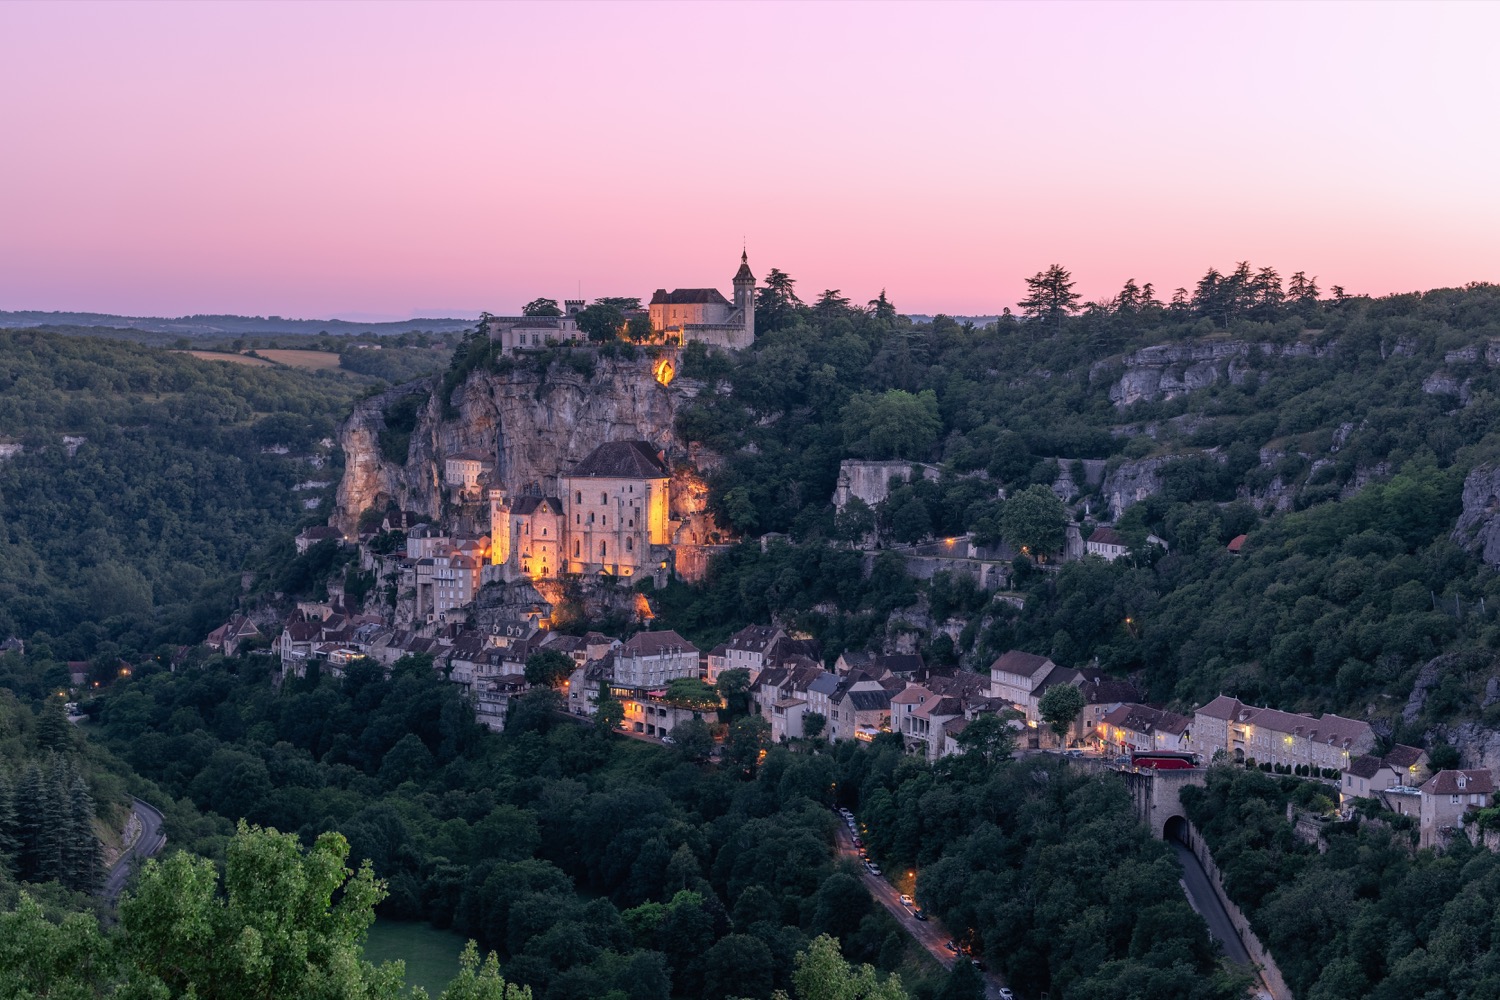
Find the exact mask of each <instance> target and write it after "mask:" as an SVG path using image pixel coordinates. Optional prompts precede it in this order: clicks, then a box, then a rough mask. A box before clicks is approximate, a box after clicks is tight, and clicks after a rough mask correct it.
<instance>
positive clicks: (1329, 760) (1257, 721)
mask: <svg viewBox="0 0 1500 1000" xmlns="http://www.w3.org/2000/svg"><path fill="white" fill-rule="evenodd" d="M1193 741H1194V744H1195V750H1196V751H1197V752H1198V753H1200V754H1202V755H1203V757H1204V760H1205V761H1210V760H1212V759H1213V755H1214V753H1215V752H1217V751H1219V750H1223V751H1224V752H1225V753H1226V754H1228V755H1229V756H1230V758H1231V759H1233V760H1245V759H1249V758H1253V759H1254V760H1255V761H1257V762H1260V763H1264V762H1266V761H1270V762H1271V763H1272V764H1281V765H1285V766H1291V767H1296V766H1297V765H1301V764H1306V765H1309V766H1311V767H1316V768H1333V769H1336V770H1339V771H1342V770H1344V769H1345V768H1346V767H1348V766H1349V764H1350V762H1351V761H1352V760H1353V759H1354V758H1356V757H1358V756H1360V755H1361V754H1366V753H1369V752H1370V749H1371V748H1372V747H1374V745H1375V733H1374V732H1373V731H1372V730H1371V729H1370V724H1369V723H1368V722H1361V721H1359V720H1357V719H1345V718H1341V717H1339V716H1337V715H1333V714H1331V713H1330V714H1325V715H1322V716H1319V717H1317V718H1314V717H1313V716H1311V715H1296V714H1293V713H1291V712H1282V711H1278V710H1277V709H1274V708H1257V707H1255V706H1253V705H1246V704H1244V703H1242V702H1241V701H1239V700H1238V699H1236V698H1231V697H1229V696H1227V695H1219V697H1217V698H1215V699H1214V700H1213V701H1211V702H1209V703H1208V704H1207V705H1204V706H1203V707H1202V708H1200V709H1198V711H1197V712H1195V713H1194V715H1193Z"/></svg>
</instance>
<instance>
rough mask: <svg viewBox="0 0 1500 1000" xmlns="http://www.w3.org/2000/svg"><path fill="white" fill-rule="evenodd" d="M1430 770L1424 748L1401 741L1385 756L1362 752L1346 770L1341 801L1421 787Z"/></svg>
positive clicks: (1340, 790) (1340, 792)
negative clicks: (1392, 790)
mask: <svg viewBox="0 0 1500 1000" xmlns="http://www.w3.org/2000/svg"><path fill="white" fill-rule="evenodd" d="M1430 773H1431V772H1430V771H1429V769H1428V766H1427V752H1426V751H1425V750H1423V749H1421V748H1420V747H1409V746H1403V745H1402V744H1400V743H1398V744H1396V745H1395V746H1393V747H1391V752H1390V753H1388V754H1386V755H1385V756H1384V757H1375V756H1372V755H1370V754H1361V755H1360V756H1358V757H1355V758H1354V759H1353V760H1351V761H1350V762H1349V766H1348V767H1347V768H1345V769H1344V778H1343V781H1341V782H1340V783H1339V801H1340V802H1341V803H1343V802H1348V801H1349V800H1350V799H1353V798H1361V799H1369V798H1377V797H1380V793H1382V792H1385V791H1388V790H1389V789H1393V788H1418V787H1420V786H1421V785H1422V783H1423V782H1425V781H1426V780H1427V778H1428V776H1429V775H1430ZM1396 811H1397V812H1399V811H1400V810H1399V809H1397V810H1396Z"/></svg>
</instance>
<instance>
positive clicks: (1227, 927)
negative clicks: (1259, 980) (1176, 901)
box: [1167, 839, 1252, 968]
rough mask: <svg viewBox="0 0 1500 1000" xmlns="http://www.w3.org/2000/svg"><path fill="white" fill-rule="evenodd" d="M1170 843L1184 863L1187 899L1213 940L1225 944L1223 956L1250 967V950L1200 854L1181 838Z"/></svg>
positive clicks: (1184, 884) (1183, 883)
mask: <svg viewBox="0 0 1500 1000" xmlns="http://www.w3.org/2000/svg"><path fill="white" fill-rule="evenodd" d="M1167 843H1168V844H1170V845H1172V850H1173V851H1175V852H1177V861H1178V863H1179V864H1181V865H1182V887H1183V890H1184V891H1186V892H1187V897H1188V902H1189V903H1191V904H1192V905H1193V909H1195V910H1197V911H1198V914H1199V915H1200V916H1202V917H1203V921H1204V923H1206V924H1208V932H1209V933H1210V934H1212V935H1213V938H1214V940H1215V941H1217V942H1219V944H1220V945H1222V946H1223V948H1224V957H1225V958H1227V959H1229V960H1230V961H1231V962H1233V963H1234V964H1236V965H1242V966H1244V967H1246V968H1250V967H1251V964H1252V963H1251V962H1250V953H1249V952H1247V951H1246V950H1245V945H1244V943H1243V942H1241V941H1240V936H1239V935H1238V934H1236V933H1235V930H1234V924H1232V923H1230V922H1229V914H1228V912H1227V911H1225V909H1224V905H1223V904H1222V903H1220V902H1219V897H1218V895H1217V894H1216V893H1215V892H1214V889H1213V885H1212V884H1210V882H1209V881H1208V873H1207V872H1205V871H1204V870H1203V866H1202V865H1201V864H1199V863H1198V857H1197V855H1195V854H1193V852H1192V851H1191V850H1190V849H1189V848H1188V847H1187V845H1186V844H1184V843H1182V842H1181V841H1180V840H1171V839H1169V840H1168V841H1167Z"/></svg>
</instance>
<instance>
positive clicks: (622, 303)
mask: <svg viewBox="0 0 1500 1000" xmlns="http://www.w3.org/2000/svg"><path fill="white" fill-rule="evenodd" d="M594 305H596V306H611V307H612V308H615V309H618V310H620V312H622V313H626V312H635V311H636V310H638V309H640V307H641V300H640V297H639V296H635V295H603V296H600V297H599V298H597V299H595V300H594Z"/></svg>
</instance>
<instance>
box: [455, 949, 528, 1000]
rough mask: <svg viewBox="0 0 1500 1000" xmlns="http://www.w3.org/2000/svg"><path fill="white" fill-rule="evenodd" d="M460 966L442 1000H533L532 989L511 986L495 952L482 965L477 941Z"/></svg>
mask: <svg viewBox="0 0 1500 1000" xmlns="http://www.w3.org/2000/svg"><path fill="white" fill-rule="evenodd" d="M458 965H459V969H458V975H457V976H456V977H455V978H454V979H453V981H452V982H450V983H449V984H448V988H447V989H445V990H443V995H442V997H441V998H440V1000H531V987H529V986H521V985H519V984H517V983H507V982H506V981H505V977H504V976H502V975H500V960H499V959H498V958H497V957H496V956H495V953H494V952H490V953H489V954H488V955H486V956H485V958H484V963H483V964H482V965H481V964H480V961H479V949H478V947H476V946H475V944H474V942H473V941H470V942H469V943H468V944H466V945H464V951H463V954H462V955H460V956H459V957H458Z"/></svg>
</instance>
